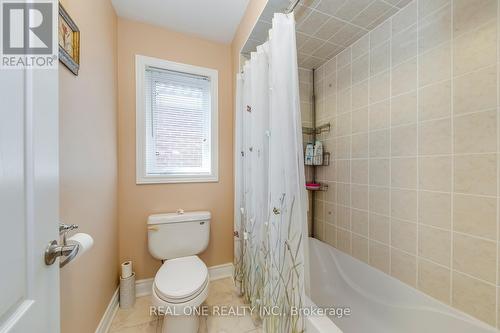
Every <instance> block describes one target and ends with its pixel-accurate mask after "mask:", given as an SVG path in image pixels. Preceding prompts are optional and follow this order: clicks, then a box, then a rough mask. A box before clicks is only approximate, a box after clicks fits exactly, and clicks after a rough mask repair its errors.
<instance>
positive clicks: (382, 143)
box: [370, 129, 390, 158]
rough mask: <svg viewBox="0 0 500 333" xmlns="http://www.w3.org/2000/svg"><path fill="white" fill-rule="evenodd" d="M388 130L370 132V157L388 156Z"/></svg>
mask: <svg viewBox="0 0 500 333" xmlns="http://www.w3.org/2000/svg"><path fill="white" fill-rule="evenodd" d="M389 150H390V143H389V130H388V129H385V130H380V131H375V132H370V157H372V158H373V157H389Z"/></svg>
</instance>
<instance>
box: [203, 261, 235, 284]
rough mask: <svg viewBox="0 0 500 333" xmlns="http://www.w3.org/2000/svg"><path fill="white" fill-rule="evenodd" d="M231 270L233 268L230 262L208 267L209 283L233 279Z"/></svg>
mask: <svg viewBox="0 0 500 333" xmlns="http://www.w3.org/2000/svg"><path fill="white" fill-rule="evenodd" d="M233 269H234V267H233V263H232V262H228V263H227V264H222V265H217V266H212V267H209V268H208V275H209V276H210V281H213V280H219V279H225V278H228V277H233Z"/></svg>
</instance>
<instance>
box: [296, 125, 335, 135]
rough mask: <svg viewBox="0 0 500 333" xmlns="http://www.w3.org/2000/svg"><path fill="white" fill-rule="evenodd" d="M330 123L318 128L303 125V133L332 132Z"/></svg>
mask: <svg viewBox="0 0 500 333" xmlns="http://www.w3.org/2000/svg"><path fill="white" fill-rule="evenodd" d="M330 127H331V126H330V123H326V124H323V125H320V126H318V127H316V128H313V127H304V126H303V127H302V134H307V135H313V134H316V135H318V134H322V133H329V132H330Z"/></svg>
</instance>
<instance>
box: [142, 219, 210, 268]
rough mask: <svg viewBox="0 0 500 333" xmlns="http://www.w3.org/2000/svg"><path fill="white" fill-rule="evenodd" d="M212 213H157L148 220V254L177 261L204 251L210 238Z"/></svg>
mask: <svg viewBox="0 0 500 333" xmlns="http://www.w3.org/2000/svg"><path fill="white" fill-rule="evenodd" d="M210 218H211V216H210V212H185V213H182V214H180V213H167V214H155V215H150V216H149V217H148V247H149V253H151V255H152V256H153V257H155V258H156V259H160V260H164V259H174V258H179V257H186V256H192V255H195V254H198V253H200V252H203V251H204V250H205V249H206V248H207V246H208V240H209V237H210Z"/></svg>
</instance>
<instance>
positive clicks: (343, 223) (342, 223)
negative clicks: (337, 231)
mask: <svg viewBox="0 0 500 333" xmlns="http://www.w3.org/2000/svg"><path fill="white" fill-rule="evenodd" d="M335 213H336V214H337V215H336V220H335V225H336V226H337V227H339V228H342V229H345V230H351V209H350V208H349V207H346V206H343V205H336V207H335Z"/></svg>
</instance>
